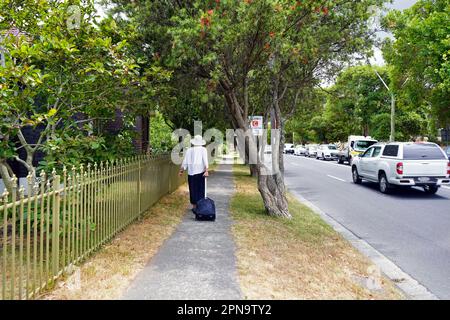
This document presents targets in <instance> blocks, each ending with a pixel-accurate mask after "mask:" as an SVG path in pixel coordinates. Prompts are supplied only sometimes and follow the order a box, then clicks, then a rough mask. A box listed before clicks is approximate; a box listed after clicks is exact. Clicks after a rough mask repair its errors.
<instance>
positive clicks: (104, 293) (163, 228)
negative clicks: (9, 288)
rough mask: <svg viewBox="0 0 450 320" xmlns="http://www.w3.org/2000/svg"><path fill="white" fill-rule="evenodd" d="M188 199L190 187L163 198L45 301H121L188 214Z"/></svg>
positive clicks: (48, 294) (46, 295)
mask: <svg viewBox="0 0 450 320" xmlns="http://www.w3.org/2000/svg"><path fill="white" fill-rule="evenodd" d="M186 199H188V189H187V187H186V185H183V186H181V187H180V188H179V189H178V190H177V191H175V192H174V193H172V194H170V195H167V196H165V197H164V198H162V199H161V200H160V201H159V202H158V203H157V204H155V205H154V206H153V207H152V208H151V209H150V210H148V211H147V212H146V213H145V215H144V216H143V218H142V219H141V220H139V221H137V222H136V223H134V224H132V225H130V226H129V227H128V228H127V229H126V230H124V231H123V232H121V233H120V234H119V235H117V236H116V237H115V238H114V239H113V240H112V241H111V242H110V243H109V244H108V245H106V246H105V247H104V248H102V249H101V250H100V251H99V252H97V253H96V254H94V255H93V256H92V257H90V258H89V259H88V260H87V261H86V262H85V263H83V264H82V265H81V266H79V268H78V269H77V270H76V271H75V272H74V273H73V274H72V275H70V276H69V277H66V278H65V279H62V280H60V281H59V282H58V283H57V284H56V287H55V289H54V290H52V291H51V292H48V293H46V294H45V295H43V296H42V297H41V299H49V300H106V299H108V300H109V299H118V298H120V297H121V296H122V295H123V293H124V292H125V290H126V289H127V288H128V286H129V285H130V283H131V281H132V280H133V279H134V278H135V277H136V275H137V274H138V273H139V272H140V271H141V270H142V269H143V268H144V266H145V265H146V263H147V261H149V260H150V259H151V258H152V257H153V255H154V254H155V253H156V252H157V251H158V249H159V247H160V246H161V245H162V243H163V242H164V240H165V239H167V238H168V237H169V236H170V235H171V234H172V232H173V231H174V230H175V227H176V226H177V225H178V224H179V222H180V221H181V218H182V217H183V215H184V213H185V212H186V208H187V205H186V203H187V202H186Z"/></svg>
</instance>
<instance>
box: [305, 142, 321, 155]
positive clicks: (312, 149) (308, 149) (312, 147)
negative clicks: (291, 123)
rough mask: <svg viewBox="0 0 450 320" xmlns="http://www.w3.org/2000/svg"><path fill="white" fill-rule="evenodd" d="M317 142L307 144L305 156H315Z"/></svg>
mask: <svg viewBox="0 0 450 320" xmlns="http://www.w3.org/2000/svg"><path fill="white" fill-rule="evenodd" d="M317 148H318V145H317V144H309V145H307V146H306V151H305V157H308V158H310V157H315V156H316V155H317Z"/></svg>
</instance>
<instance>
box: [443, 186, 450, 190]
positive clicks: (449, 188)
mask: <svg viewBox="0 0 450 320" xmlns="http://www.w3.org/2000/svg"><path fill="white" fill-rule="evenodd" d="M442 188H444V189H448V190H450V187H447V186H442Z"/></svg>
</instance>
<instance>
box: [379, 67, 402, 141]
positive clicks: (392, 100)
mask: <svg viewBox="0 0 450 320" xmlns="http://www.w3.org/2000/svg"><path fill="white" fill-rule="evenodd" d="M373 70H374V71H375V73H376V74H377V76H378V78H379V79H380V80H381V82H382V83H383V85H384V86H385V87H386V89H387V91H389V93H390V95H391V135H390V136H389V142H394V141H395V94H394V92H393V91H392V90H391V89H390V88H389V86H388V85H387V84H386V82H384V80H383V78H382V77H381V76H380V74H379V73H378V71H377V70H376V69H373ZM405 83H406V81H405Z"/></svg>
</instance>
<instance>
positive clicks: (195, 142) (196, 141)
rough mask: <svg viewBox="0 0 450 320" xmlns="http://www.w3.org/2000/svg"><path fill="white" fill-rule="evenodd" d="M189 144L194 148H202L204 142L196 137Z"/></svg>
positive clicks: (200, 137) (198, 136)
mask: <svg viewBox="0 0 450 320" xmlns="http://www.w3.org/2000/svg"><path fill="white" fill-rule="evenodd" d="M191 144H193V145H194V146H204V145H205V144H206V141H205V140H203V138H202V136H200V135H196V136H195V137H194V139H191Z"/></svg>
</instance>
